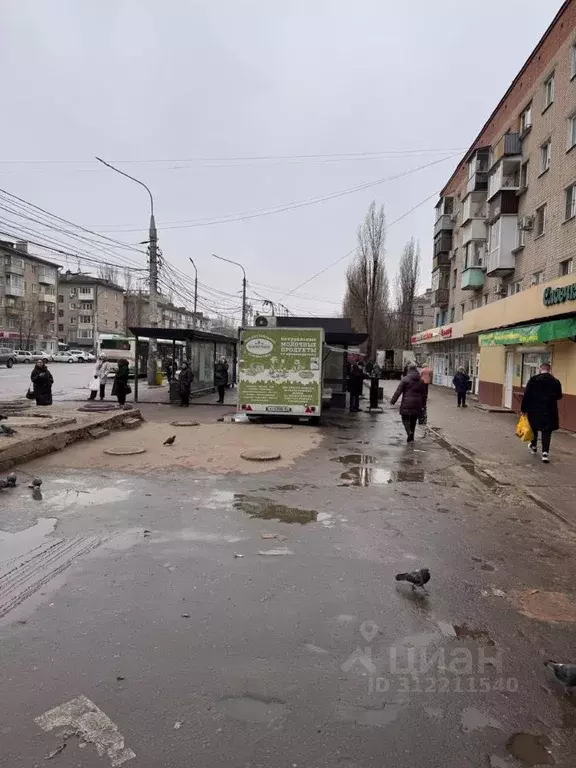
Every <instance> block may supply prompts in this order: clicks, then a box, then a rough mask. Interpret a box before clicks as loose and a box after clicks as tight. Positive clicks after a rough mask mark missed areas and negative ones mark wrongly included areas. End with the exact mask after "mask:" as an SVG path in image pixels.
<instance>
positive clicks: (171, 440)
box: [164, 435, 176, 445]
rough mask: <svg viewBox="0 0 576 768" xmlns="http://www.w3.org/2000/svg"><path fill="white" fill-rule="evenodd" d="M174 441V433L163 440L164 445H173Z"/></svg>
mask: <svg viewBox="0 0 576 768" xmlns="http://www.w3.org/2000/svg"><path fill="white" fill-rule="evenodd" d="M175 441H176V435H172V437H168V438H167V439H166V440H164V445H174V443H175Z"/></svg>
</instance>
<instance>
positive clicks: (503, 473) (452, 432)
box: [384, 382, 576, 527]
mask: <svg viewBox="0 0 576 768" xmlns="http://www.w3.org/2000/svg"><path fill="white" fill-rule="evenodd" d="M396 386H397V382H384V394H385V396H386V397H387V398H389V397H391V396H392V394H393V393H394V390H395V388H396ZM517 418H518V417H517V415H516V414H514V413H491V412H489V411H485V410H481V409H479V408H476V407H475V403H474V401H470V402H469V407H468V408H466V409H461V408H457V407H456V396H455V394H454V393H453V392H452V391H450V390H448V389H446V388H445V387H434V386H432V387H430V393H429V399H428V424H429V426H430V427H431V428H432V429H433V431H434V432H435V433H436V434H437V435H438V436H439V437H441V438H444V439H446V440H447V441H448V442H449V443H450V445H452V446H454V447H455V448H457V449H459V450H461V451H462V452H463V453H464V454H466V455H467V456H469V457H470V458H471V459H472V460H473V461H474V463H475V464H476V465H477V466H478V467H479V468H480V469H482V470H483V471H484V472H486V473H487V474H488V475H490V476H491V477H492V478H493V479H494V480H495V481H496V482H497V483H499V484H501V485H513V486H517V487H519V488H521V489H522V490H524V491H525V492H526V493H527V494H528V495H529V496H530V497H532V498H533V499H534V500H536V501H537V502H538V503H539V504H540V505H541V506H545V507H547V508H549V509H550V511H555V512H556V513H558V514H559V515H560V516H561V517H562V518H564V519H566V520H567V521H568V522H570V524H571V525H572V526H574V527H576V471H575V462H574V459H575V456H576V437H575V436H573V435H572V433H568V432H555V433H554V435H553V436H552V446H551V460H550V464H548V465H546V464H543V463H542V462H541V460H540V455H538V456H533V455H532V454H530V453H529V451H528V446H527V445H526V443H522V442H521V441H520V440H519V439H518V438H517V437H516V435H515V428H516V421H517Z"/></svg>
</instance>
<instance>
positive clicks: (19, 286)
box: [0, 240, 59, 352]
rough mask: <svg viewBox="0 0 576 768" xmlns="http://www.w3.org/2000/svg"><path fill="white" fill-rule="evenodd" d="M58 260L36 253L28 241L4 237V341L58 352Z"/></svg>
mask: <svg viewBox="0 0 576 768" xmlns="http://www.w3.org/2000/svg"><path fill="white" fill-rule="evenodd" d="M58 269H59V267H58V264H54V263H53V262H51V261H46V259H41V258H39V257H38V256H34V255H33V254H31V253H29V251H28V243H26V242H24V241H18V242H10V241H5V240H3V241H0V345H2V346H8V347H12V348H13V349H25V350H30V351H40V350H46V351H48V352H54V351H56V350H57V348H58V340H57V336H56V327H55V316H56V310H55V307H56V284H57V280H58Z"/></svg>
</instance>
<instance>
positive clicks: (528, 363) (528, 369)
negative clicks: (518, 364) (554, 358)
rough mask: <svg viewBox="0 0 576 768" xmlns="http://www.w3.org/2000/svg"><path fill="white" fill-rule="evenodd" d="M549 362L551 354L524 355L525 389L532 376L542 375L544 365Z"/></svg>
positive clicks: (535, 353)
mask: <svg viewBox="0 0 576 768" xmlns="http://www.w3.org/2000/svg"><path fill="white" fill-rule="evenodd" d="M549 362H550V353H549V352H530V353H526V354H524V355H522V386H523V387H525V386H526V384H528V381H529V379H531V378H532V376H536V374H537V373H540V366H541V365H542V363H549Z"/></svg>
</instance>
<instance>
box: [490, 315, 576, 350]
mask: <svg viewBox="0 0 576 768" xmlns="http://www.w3.org/2000/svg"><path fill="white" fill-rule="evenodd" d="M571 336H576V317H569V318H567V319H564V320H550V321H549V322H547V323H538V324H537V325H520V326H519V327H518V328H504V329H501V330H499V331H490V332H489V333H481V334H480V335H479V336H478V342H479V344H480V346H481V347H495V346H498V345H500V344H542V343H544V342H546V341H557V340H559V339H569V338H570V337H571Z"/></svg>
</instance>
